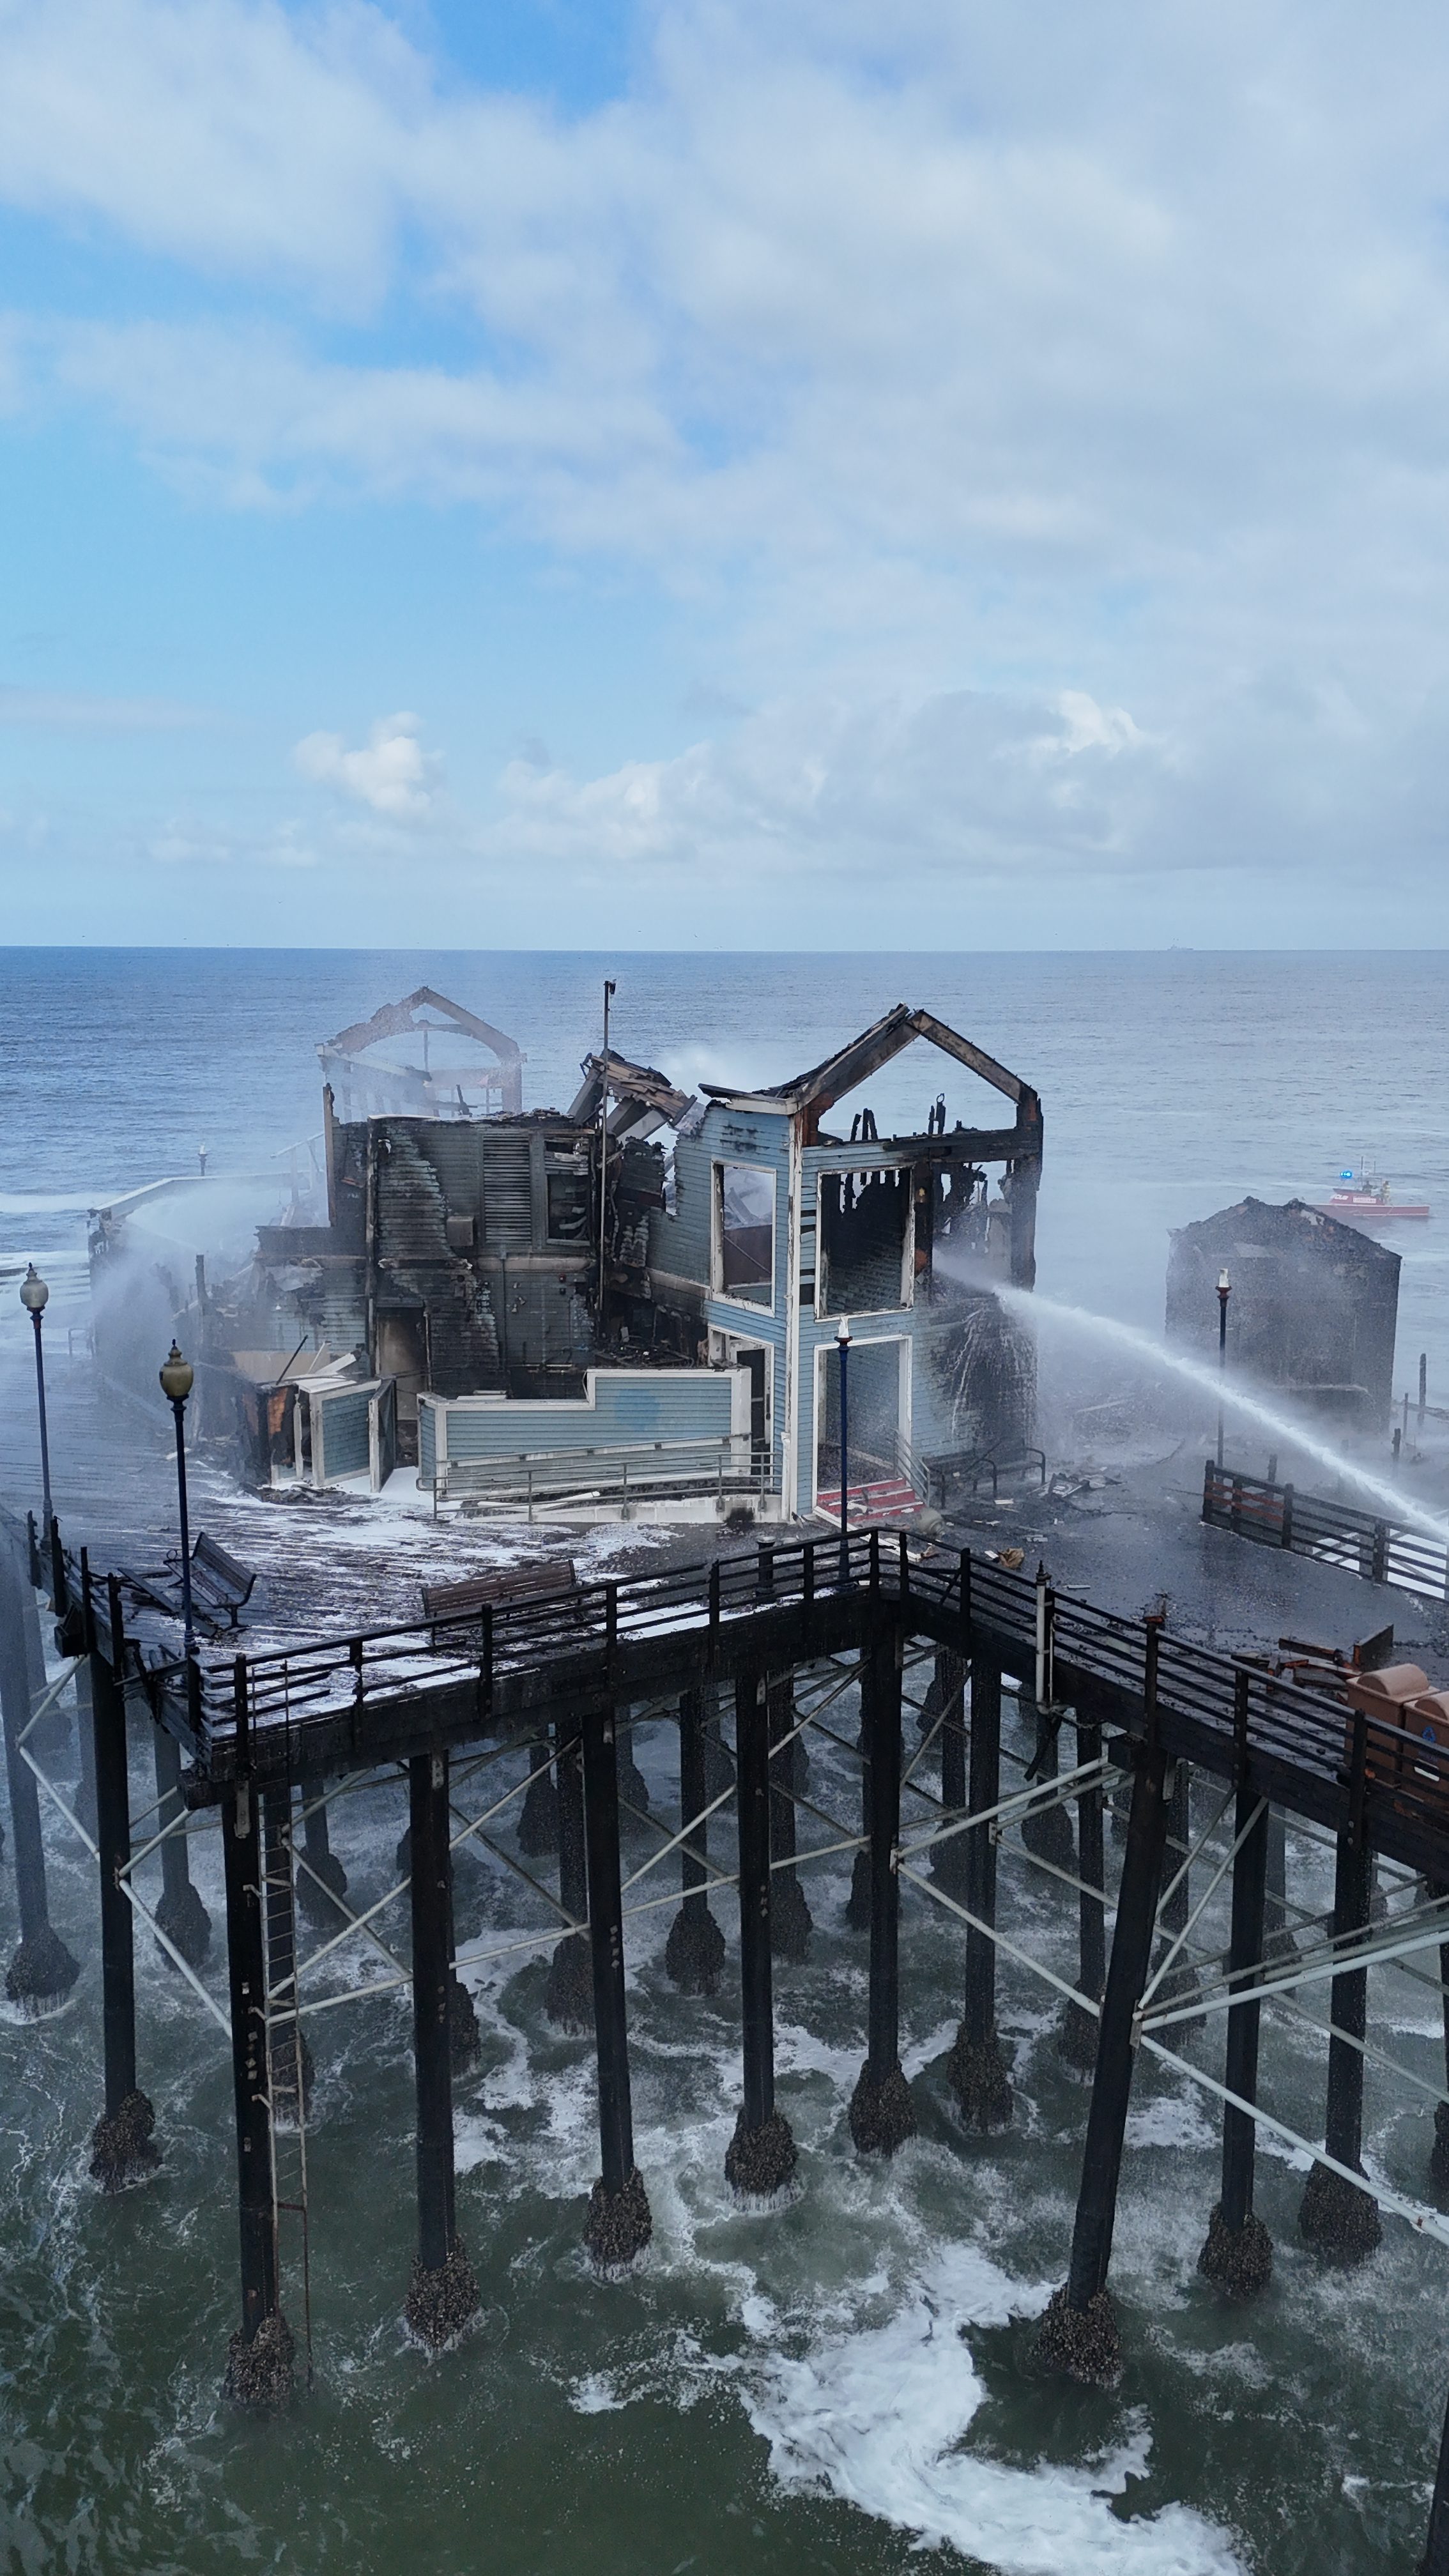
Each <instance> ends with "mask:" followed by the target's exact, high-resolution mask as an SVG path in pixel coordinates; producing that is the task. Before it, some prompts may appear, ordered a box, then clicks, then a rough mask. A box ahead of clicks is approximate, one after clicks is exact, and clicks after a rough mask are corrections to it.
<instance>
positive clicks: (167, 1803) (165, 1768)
mask: <svg viewBox="0 0 1449 2576" xmlns="http://www.w3.org/2000/svg"><path fill="white" fill-rule="evenodd" d="M151 1743H152V1752H153V1755H154V1758H155V1768H156V1821H157V1827H158V1830H159V1831H161V1832H162V1833H164V1834H165V1836H166V1840H165V1841H164V1842H163V1844H162V1845H161V1898H160V1902H159V1904H158V1905H157V1908H156V1922H157V1926H158V1928H159V1929H160V1930H161V1931H162V1932H164V1933H165V1935H166V1938H167V1940H168V1941H171V1942H174V1944H175V1946H176V1948H177V1949H178V1950H179V1951H180V1953H181V1956H182V1958H183V1959H184V1960H185V1961H186V1963H187V1966H188V1967H191V1968H199V1967H200V1965H201V1963H202V1960H203V1959H204V1958H205V1957H206V1954H207V1951H208V1950H209V1949H210V1947H211V1916H210V1915H209V1914H208V1912H207V1910H206V1907H205V1906H204V1904H203V1903H202V1901H201V1898H200V1897H199V1896H198V1895H197V1892H196V1889H195V1888H194V1887H193V1885H192V1883H191V1869H190V1864H189V1861H188V1857H187V1847H186V1828H185V1825H184V1822H183V1818H184V1815H185V1809H184V1808H183V1806H182V1803H181V1747H180V1745H179V1744H178V1743H177V1741H176V1738H175V1736H174V1735H170V1734H168V1733H167V1731H166V1728H165V1727H164V1726H153V1727H152V1729H151ZM166 1955H167V1954H166V1952H165V1951H164V1950H163V1951H162V1953H161V1956H162V1958H163V1959H164V1958H165V1957H166Z"/></svg>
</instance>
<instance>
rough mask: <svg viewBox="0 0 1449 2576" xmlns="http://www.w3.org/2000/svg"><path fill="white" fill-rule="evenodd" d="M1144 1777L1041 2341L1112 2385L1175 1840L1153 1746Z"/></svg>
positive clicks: (1135, 1796) (1138, 1784)
mask: <svg viewBox="0 0 1449 2576" xmlns="http://www.w3.org/2000/svg"><path fill="white" fill-rule="evenodd" d="M1134 1759H1135V1761H1136V1766H1137V1776H1136V1780H1135V1782H1134V1785H1133V1790H1132V1813H1131V1815H1130V1817H1129V1819H1128V1824H1127V1850H1126V1855H1125V1858H1124V1860H1123V1864H1122V1885H1121V1889H1120V1891H1119V1894H1118V1899H1117V1927H1116V1930H1115V1932H1114V1934H1113V1938H1112V1958H1111V1964H1110V1966H1109V1967H1108V1970H1107V1989H1106V1993H1105V1995H1104V1996H1103V1999H1102V2022H1101V2034H1100V2037H1099V2039H1098V2043H1097V2073H1096V2079H1095V2081H1094V2083H1093V2086H1092V2106H1091V2109H1090V2111H1089V2112H1088V2115H1087V2142H1086V2148H1085V2151H1084V2154H1083V2157H1082V2180H1081V2187H1080V2190H1079V2192H1078V2195H1077V2215H1076V2223H1075V2226H1074V2228H1073V2232H1072V2259H1071V2266H1070V2269H1069V2271H1068V2274H1067V2280H1066V2285H1065V2287H1064V2288H1063V2289H1060V2290H1058V2291H1056V2292H1055V2294H1054V2295H1053V2297H1052V2300H1051V2303H1050V2305H1049V2306H1048V2308H1047V2312H1046V2315H1045V2317H1044V2318H1043V2321H1042V2329H1041V2333H1040V2336H1039V2337H1038V2341H1037V2353H1038V2358H1039V2360H1040V2361H1041V2362H1042V2363H1043V2364H1044V2365H1045V2366H1046V2367H1047V2368H1049V2369H1054V2370H1061V2371H1064V2372H1066V2374H1067V2375H1068V2376H1069V2377H1070V2378H1073V2379H1082V2380H1088V2381H1097V2382H1103V2383H1107V2384H1110V2383H1112V2382H1113V2381H1115V2379H1116V2378H1117V2376H1118V2373H1119V2371H1120V2368H1121V2346H1120V2343H1119V2341H1118V2335H1117V2325H1116V2320H1115V2318H1114V2316H1113V2314H1112V2306H1111V2301H1110V2299H1109V2297H1108V2295H1107V2269H1108V2265H1109V2263H1110V2261H1111V2257H1112V2232H1113V2228H1114V2226H1115V2224H1116V2218H1117V2186H1118V2182H1119V2179H1120V2176H1121V2171H1122V2136H1123V2132H1124V2130H1125V2128H1126V2126H1127V2106H1128V2103H1129V2100H1130V2098H1131V2092H1132V2060H1133V2054H1134V2051H1133V2019H1134V2016H1135V2014H1136V2010H1137V2006H1138V2004H1139V2002H1140V2000H1141V1996H1142V1989H1143V1987H1144V1985H1145V1984H1146V1982H1147V1969H1148V1962H1149V1960H1150V1958H1151V1955H1152V1929H1153V1924H1154V1922H1155V1920H1156V1916H1157V1897H1158V1890H1159V1888H1160V1887H1161V1884H1162V1855H1163V1850H1164V1847H1165V1844H1166V1840H1167V1803H1166V1797H1165V1785H1166V1784H1165V1772H1166V1763H1165V1760H1164V1757H1163V1755H1162V1753H1161V1752H1160V1751H1159V1750H1157V1748H1156V1747H1154V1746H1152V1745H1148V1746H1145V1747H1142V1748H1140V1749H1138V1750H1137V1751H1136V1753H1135V1755H1134Z"/></svg>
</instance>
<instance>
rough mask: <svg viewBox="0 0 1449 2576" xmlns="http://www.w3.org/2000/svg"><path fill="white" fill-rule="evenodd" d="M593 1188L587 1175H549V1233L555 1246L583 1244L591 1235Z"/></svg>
mask: <svg viewBox="0 0 1449 2576" xmlns="http://www.w3.org/2000/svg"><path fill="white" fill-rule="evenodd" d="M592 1197H593V1193H592V1188H591V1184H590V1180H589V1175H588V1173H587V1172H550V1173H549V1175H548V1231H549V1236H550V1239H551V1241H553V1242H554V1243H582V1242H583V1241H584V1240H585V1238H586V1237H587V1236H588V1233H589V1216H590V1212H591V1207H592Z"/></svg>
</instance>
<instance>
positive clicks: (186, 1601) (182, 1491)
mask: <svg viewBox="0 0 1449 2576" xmlns="http://www.w3.org/2000/svg"><path fill="white" fill-rule="evenodd" d="M157 1376H158V1377H159V1378H160V1381H161V1392H162V1394H163V1395H164V1396H165V1397H166V1399H167V1402H168V1403H169V1404H170V1407H171V1410H172V1413H173V1414H174V1415H175V1417H176V1502H177V1509H178V1513H179V1517H180V1521H181V1613H182V1621H183V1625H184V1629H185V1635H186V1653H187V1657H188V1659H189V1658H190V1655H191V1652H192V1649H193V1647H194V1645H195V1643H196V1633H195V1627H194V1623H193V1619H192V1609H191V1528H190V1524H189V1521H188V1519H187V1511H186V1399H187V1397H188V1395H189V1394H190V1393H191V1390H192V1388H193V1386H194V1385H195V1384H196V1371H195V1369H194V1368H193V1367H192V1365H191V1362H190V1361H189V1360H188V1359H184V1358H183V1357H182V1354H181V1350H180V1347H179V1345H178V1344H177V1343H175V1342H173V1343H172V1345H171V1348H170V1350H169V1351H168V1352H167V1354H166V1357H165V1359H164V1360H163V1361H162V1363H161V1366H160V1368H159V1369H158V1370H157Z"/></svg>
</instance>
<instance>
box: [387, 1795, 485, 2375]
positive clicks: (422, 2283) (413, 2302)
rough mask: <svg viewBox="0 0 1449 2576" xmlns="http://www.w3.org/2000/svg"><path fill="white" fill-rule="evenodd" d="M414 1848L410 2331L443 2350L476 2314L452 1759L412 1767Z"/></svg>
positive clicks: (410, 1810) (410, 1817) (410, 1805)
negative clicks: (458, 2115) (456, 2048)
mask: <svg viewBox="0 0 1449 2576" xmlns="http://www.w3.org/2000/svg"><path fill="white" fill-rule="evenodd" d="M408 1830H409V1833H410V1835H411V1840H412V1877H411V1900H412V1940H413V2064H414V2070H415V2076H416V2085H417V2139H418V2143H417V2167H418V2250H417V2254H416V2256H415V2257H414V2261H413V2268H412V2278H411V2280H410V2282H409V2284H408V2293H407V2300H406V2304H405V2311H404V2313H405V2314H406V2317H407V2321H408V2324H409V2326H410V2327H411V2328H412V2330H413V2333H414V2334H416V2335H417V2336H419V2337H420V2339H421V2340H422V2341H423V2342H424V2343H427V2344H429V2345H430V2346H432V2348H433V2349H434V2350H437V2349H438V2348H439V2347H441V2346H442V2345H443V2344H447V2343H451V2342H452V2341H453V2340H454V2339H455V2337H456V2336H457V2335H459V2334H460V2333H461V2332H462V2331H463V2329H464V2327H465V2326H466V2325H467V2324H468V2322H469V2320H470V2318H472V2317H473V2316H474V2315H475V2314H476V2313H477V2309H478V2284H477V2281H476V2279H475V2278H474V2274H473V2266H472V2264H471V2263H470V2262H469V2260H468V2256H467V2253H466V2251H465V2250H464V2247H463V2246H462V2244H461V2243H460V2241H459V2237H458V2226H457V2211H456V2203H455V2190H454V2175H453V2061H452V2042H451V2028H450V2024H451V2010H450V1991H449V1990H450V1986H451V1982H452V1973H453V1933H452V1872H451V1867H450V1853H449V1808H448V1756H447V1753H446V1752H445V1751H443V1750H442V1749H439V1750H437V1751H435V1752H431V1753H415V1754H414V1755H413V1756H412V1758H411V1760H410V1761H409V1763H408Z"/></svg>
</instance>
